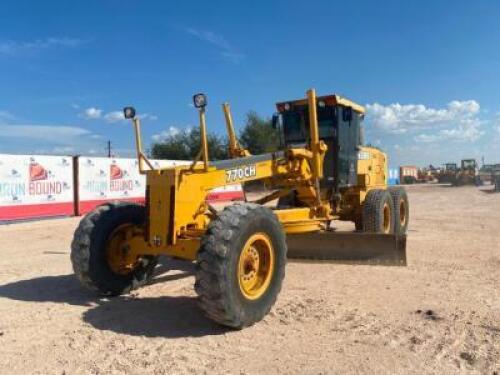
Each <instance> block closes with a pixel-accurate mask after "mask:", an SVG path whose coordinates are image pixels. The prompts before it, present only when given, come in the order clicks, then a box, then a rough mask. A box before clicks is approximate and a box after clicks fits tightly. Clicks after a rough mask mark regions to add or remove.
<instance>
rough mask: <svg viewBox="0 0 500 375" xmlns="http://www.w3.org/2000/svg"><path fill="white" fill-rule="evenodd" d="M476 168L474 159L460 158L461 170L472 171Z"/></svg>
mask: <svg viewBox="0 0 500 375" xmlns="http://www.w3.org/2000/svg"><path fill="white" fill-rule="evenodd" d="M475 169H476V160H474V159H464V160H462V170H464V171H465V170H468V171H469V170H470V171H473V170H475Z"/></svg>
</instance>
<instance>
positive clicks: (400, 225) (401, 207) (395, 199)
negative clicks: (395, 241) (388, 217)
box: [389, 186, 410, 234]
mask: <svg viewBox="0 0 500 375" xmlns="http://www.w3.org/2000/svg"><path fill="white" fill-rule="evenodd" d="M389 193H390V194H391V197H392V203H393V205H394V224H395V228H394V232H395V233H397V234H406V232H407V230H408V223H409V219H410V204H409V202H408V195H407V194H406V190H405V189H404V188H402V187H399V186H394V187H390V188H389Z"/></svg>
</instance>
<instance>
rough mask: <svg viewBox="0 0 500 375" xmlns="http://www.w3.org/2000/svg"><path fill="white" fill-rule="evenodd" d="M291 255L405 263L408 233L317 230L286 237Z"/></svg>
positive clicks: (335, 260) (336, 260)
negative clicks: (316, 231)
mask: <svg viewBox="0 0 500 375" xmlns="http://www.w3.org/2000/svg"><path fill="white" fill-rule="evenodd" d="M287 245H288V258H290V259H294V260H304V261H328V262H333V263H343V264H370V265H386V266H406V235H394V234H378V233H357V232H318V233H305V234H293V235H288V236H287Z"/></svg>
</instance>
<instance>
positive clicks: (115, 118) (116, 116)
mask: <svg viewBox="0 0 500 375" xmlns="http://www.w3.org/2000/svg"><path fill="white" fill-rule="evenodd" d="M104 119H105V120H106V121H107V122H109V123H113V122H119V121H125V117H124V116H123V112H122V111H113V112H108V113H106V114H105V115H104Z"/></svg>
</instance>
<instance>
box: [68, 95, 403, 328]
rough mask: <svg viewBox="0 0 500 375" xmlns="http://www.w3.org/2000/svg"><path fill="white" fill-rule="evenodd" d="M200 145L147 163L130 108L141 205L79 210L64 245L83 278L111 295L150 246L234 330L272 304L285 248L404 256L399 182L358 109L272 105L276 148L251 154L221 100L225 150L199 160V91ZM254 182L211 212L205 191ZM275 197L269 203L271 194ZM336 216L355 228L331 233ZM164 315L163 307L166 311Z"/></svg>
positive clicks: (136, 272) (132, 280)
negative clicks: (368, 138)
mask: <svg viewBox="0 0 500 375" xmlns="http://www.w3.org/2000/svg"><path fill="white" fill-rule="evenodd" d="M193 100H194V106H195V107H196V108H197V109H198V111H199V122H200V135H201V142H200V143H201V145H200V151H199V153H198V155H197V157H196V158H195V159H194V160H193V162H192V163H191V164H190V165H183V166H175V167H169V168H162V169H158V168H154V166H153V165H152V163H151V162H150V161H149V160H148V158H147V157H146V156H145V154H144V153H143V151H142V144H141V131H140V120H139V117H138V116H136V113H135V109H133V108H132V107H126V108H125V109H124V115H125V117H126V118H127V119H131V120H132V123H133V125H134V129H135V139H136V147H137V157H138V161H139V163H138V164H139V170H140V172H141V173H143V174H145V175H146V181H147V187H146V203H145V205H144V206H141V205H137V204H132V203H113V202H112V203H108V204H105V205H102V206H100V207H97V208H96V209H95V210H94V211H92V212H90V213H89V214H87V215H86V216H85V217H84V218H83V219H82V220H81V222H80V225H79V226H78V228H77V229H76V232H75V234H74V239H73V242H72V245H71V260H72V264H73V269H74V271H75V273H76V275H77V276H78V277H79V279H80V281H81V282H82V284H83V285H84V286H86V287H89V288H91V289H94V290H97V291H98V292H99V293H101V294H104V295H120V294H123V293H127V292H129V291H130V290H132V289H134V288H137V287H139V286H142V285H144V284H146V283H147V282H148V281H149V280H150V279H151V278H152V276H153V271H154V268H155V265H156V263H157V259H158V256H159V255H168V256H171V257H176V258H182V259H185V260H188V261H195V262H196V273H195V290H196V293H197V294H198V301H199V305H200V307H201V308H202V309H203V310H204V312H205V314H206V315H207V316H208V317H209V318H211V319H213V320H214V321H216V322H217V323H220V324H222V325H226V326H230V327H234V328H243V327H246V326H249V325H252V324H253V323H255V322H257V321H259V320H261V319H262V318H263V317H264V316H265V315H266V314H267V313H268V312H269V311H270V309H271V307H272V306H273V304H274V303H275V301H276V298H277V296H278V293H279V292H280V289H281V285H282V281H283V279H284V276H285V264H286V261H287V254H288V256H290V257H295V258H306V259H310V258H312V259H326V260H339V261H346V262H352V261H354V262H356V263H358V262H361V263H363V262H367V263H375V264H384V263H389V264H398V265H405V264H406V252H405V251H406V230H407V226H408V220H409V206H408V199H407V196H406V193H405V191H404V190H403V189H401V188H395V189H389V188H388V187H387V183H386V181H387V157H386V155H385V154H384V153H383V152H382V151H380V150H378V149H375V148H370V147H364V146H362V145H361V144H360V125H361V122H362V120H363V118H364V109H363V107H361V106H360V105H357V104H355V103H354V102H351V101H349V100H347V99H345V98H343V97H340V96H338V95H328V96H322V97H316V93H315V91H314V90H312V89H311V90H309V91H308V92H307V97H306V98H305V99H300V100H293V101H286V102H280V103H278V104H277V113H276V115H275V116H274V117H273V126H274V127H275V128H276V129H277V131H278V132H279V134H280V138H281V147H280V150H279V151H276V152H273V153H268V154H263V155H250V153H249V151H248V150H245V149H244V148H242V147H241V146H240V144H239V143H238V141H237V139H236V137H235V132H234V127H233V122H232V116H231V112H230V108H229V105H228V104H224V105H223V110H224V114H225V119H226V126H227V130H228V136H229V153H230V155H231V159H229V160H223V161H217V162H211V161H209V159H208V146H207V133H206V121H205V111H206V105H207V98H206V96H205V95H203V94H197V95H195V96H194V98H193ZM253 181H261V182H262V183H263V185H264V186H265V187H266V189H265V191H264V192H262V194H261V195H260V196H259V198H258V199H255V200H253V201H246V202H243V203H238V204H231V205H228V206H226V207H225V208H224V209H222V210H217V209H216V208H214V207H213V206H212V205H211V204H210V203H209V202H207V201H206V197H207V194H208V193H209V191H210V190H211V189H213V188H216V187H221V186H225V185H230V184H242V185H243V186H244V185H245V184H246V183H249V182H253ZM273 202H277V204H276V203H273ZM337 220H343V221H351V222H354V224H355V228H356V229H357V232H354V231H351V232H339V231H336V230H335V225H333V224H334V223H335V222H336V221H337ZM166 313H168V312H166Z"/></svg>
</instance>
